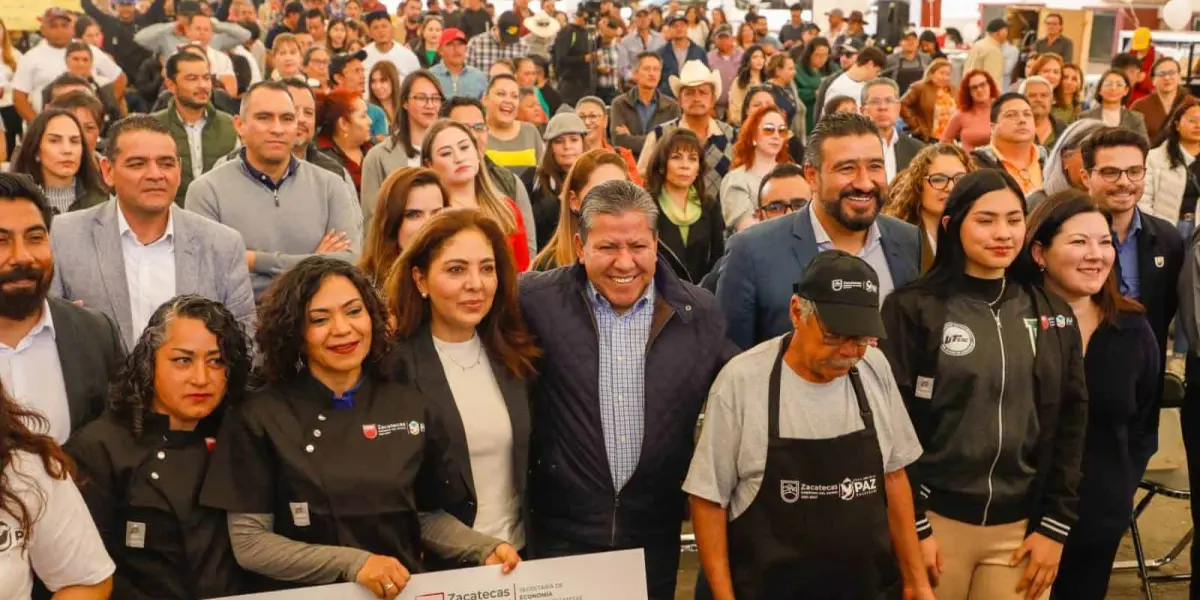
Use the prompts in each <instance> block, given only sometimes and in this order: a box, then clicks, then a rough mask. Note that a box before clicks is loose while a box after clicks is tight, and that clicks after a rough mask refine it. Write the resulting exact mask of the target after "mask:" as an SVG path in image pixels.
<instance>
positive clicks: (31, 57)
mask: <svg viewBox="0 0 1200 600" xmlns="http://www.w3.org/2000/svg"><path fill="white" fill-rule="evenodd" d="M66 72H67V48H66V46H64V47H62V48H55V47H54V46H51V45H50V44H47V43H46V40H42V41H41V42H38V45H36V46H34V47H33V48H31V49H30V50H29V52H28V53H26V54H25V55H24V56H22V57H21V60H19V61H18V62H17V72H16V73H15V74H14V75H13V89H14V90H16V91H20V92H25V93H26V94H29V103H30V104H32V105H33V110H35V111H38V112H40V111H41V110H42V88H44V87H46V86H47V85H49V84H50V82H51V81H54V78H55V77H58V76H59V75H62V74H63V73H66ZM121 72H122V71H121V67H118V66H117V63H116V61H114V60H113V59H112V57H111V56H109V55H108V54H105V53H104V51H103V50H101V49H100V48H97V47H96V46H92V75H93V76H95V77H96V79H97V81H99V82H101V83H107V82H112V81H116V80H117V78H118V77H120V76H121Z"/></svg>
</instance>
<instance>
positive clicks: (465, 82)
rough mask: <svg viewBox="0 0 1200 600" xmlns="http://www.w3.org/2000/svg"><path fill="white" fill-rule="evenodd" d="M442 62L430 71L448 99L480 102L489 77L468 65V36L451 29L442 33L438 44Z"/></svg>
mask: <svg viewBox="0 0 1200 600" xmlns="http://www.w3.org/2000/svg"><path fill="white" fill-rule="evenodd" d="M438 55H440V56H441V57H442V62H440V63H438V64H436V65H434V66H433V68H431V69H429V72H431V73H433V75H434V77H437V78H438V81H439V82H440V83H441V84H442V93H443V94H445V95H446V98H447V99H449V98H454V97H463V98H474V99H475V100H479V99H480V98H483V92H484V91H485V90H487V75H485V74H484V72H483V71H480V70H479V69H476V68H475V67H472V66H470V65H468V64H467V34H465V33H463V32H462V30H461V29H455V28H453V27H450V28H448V29H445V30H443V31H442V38H441V40H439V42H438Z"/></svg>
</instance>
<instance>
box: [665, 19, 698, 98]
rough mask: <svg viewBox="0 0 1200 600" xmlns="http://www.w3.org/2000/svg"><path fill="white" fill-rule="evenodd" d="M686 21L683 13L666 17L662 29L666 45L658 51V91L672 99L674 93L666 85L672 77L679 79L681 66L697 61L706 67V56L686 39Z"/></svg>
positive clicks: (694, 43)
mask: <svg viewBox="0 0 1200 600" xmlns="http://www.w3.org/2000/svg"><path fill="white" fill-rule="evenodd" d="M687 30H688V24H687V19H686V18H684V16H683V13H677V14H673V15H671V16H669V17H667V21H666V26H665V27H663V34H664V35H665V36H666V37H667V45H666V46H663V47H662V48H660V49H659V50H658V55H659V56H660V57H662V63H663V65H662V79H661V81H660V83H659V84H658V90H659V91H660V92H662V93H664V94H666V95H668V96H670V97H672V98H674V97H675V93H674V92H672V91H671V86H670V85H668V82H669V81H670V78H671V76H672V75H674V76H675V77H679V74H680V72H681V71H682V70H683V65H684V63H686V62H687V61H689V60H698V61H700V62H702V63H704V66H706V67H707V66H708V55H706V54H705V53H704V49H703V48H701V47H700V46H699V45H697V44H696V42H693V41H692V39H691V38H689V37H688V33H687Z"/></svg>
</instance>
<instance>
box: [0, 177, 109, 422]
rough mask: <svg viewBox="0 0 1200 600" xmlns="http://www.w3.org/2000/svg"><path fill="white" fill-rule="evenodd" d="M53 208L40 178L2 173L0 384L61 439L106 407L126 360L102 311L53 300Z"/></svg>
mask: <svg viewBox="0 0 1200 600" xmlns="http://www.w3.org/2000/svg"><path fill="white" fill-rule="evenodd" d="M50 217H51V210H50V205H49V204H48V203H47V201H46V197H45V196H44V195H43V194H42V191H41V189H39V188H38V186H37V184H36V183H34V181H33V179H31V178H30V177H28V176H25V175H15V174H9V173H0V235H2V236H3V237H4V238H5V239H6V240H7V242H6V243H4V244H0V365H3V368H2V369H0V381H2V382H3V384H4V391H5V392H6V393H7V394H9V395H11V396H12V397H13V398H15V399H16V401H17V402H18V403H20V404H21V405H23V406H25V407H27V408H30V409H33V410H35V411H37V412H39V413H41V415H42V416H43V417H45V418H46V425H47V428H43V429H41V431H40V432H41V433H45V434H47V435H49V436H50V437H53V438H54V440H55V441H56V442H58V443H59V444H62V443H63V442H65V441H67V438H68V437H69V436H70V434H71V432H73V431H76V430H78V429H79V428H80V427H83V426H84V425H86V424H87V423H88V422H90V421H91V420H93V419H95V418H96V417H98V416H100V413H101V412H103V411H104V406H105V404H106V402H105V401H106V399H107V395H108V381H109V379H110V378H111V377H112V376H113V375H115V374H116V371H117V369H118V368H119V367H120V365H121V364H122V363H123V362H124V360H125V353H124V351H123V350H122V349H121V339H120V336H118V335H117V328H116V326H115V325H113V323H112V321H111V320H110V319H109V318H108V317H105V316H104V315H103V314H101V313H99V312H96V311H94V310H91V309H89V308H83V307H80V306H75V305H73V304H71V303H70V302H67V301H65V300H60V299H57V298H48V297H47V294H48V293H49V291H50V282H51V279H52V278H53V276H54V256H53V254H52V253H51V250H50Z"/></svg>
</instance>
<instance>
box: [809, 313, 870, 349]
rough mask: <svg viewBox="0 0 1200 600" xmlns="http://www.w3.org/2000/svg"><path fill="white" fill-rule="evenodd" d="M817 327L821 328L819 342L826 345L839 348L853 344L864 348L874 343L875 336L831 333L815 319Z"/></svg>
mask: <svg viewBox="0 0 1200 600" xmlns="http://www.w3.org/2000/svg"><path fill="white" fill-rule="evenodd" d="M817 327H819V328H820V329H821V343H823V344H825V345H826V346H830V347H834V348H841V347H842V346H845V345H846V344H854V345H855V346H858V347H859V348H866V347H867V346H872V345H874V344H875V343H876V339H875V338H873V337H868V336H861V337H846V336H844V335H833V334H831V333H829V332H828V331H825V325H823V324H821V321H820V319H817Z"/></svg>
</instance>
